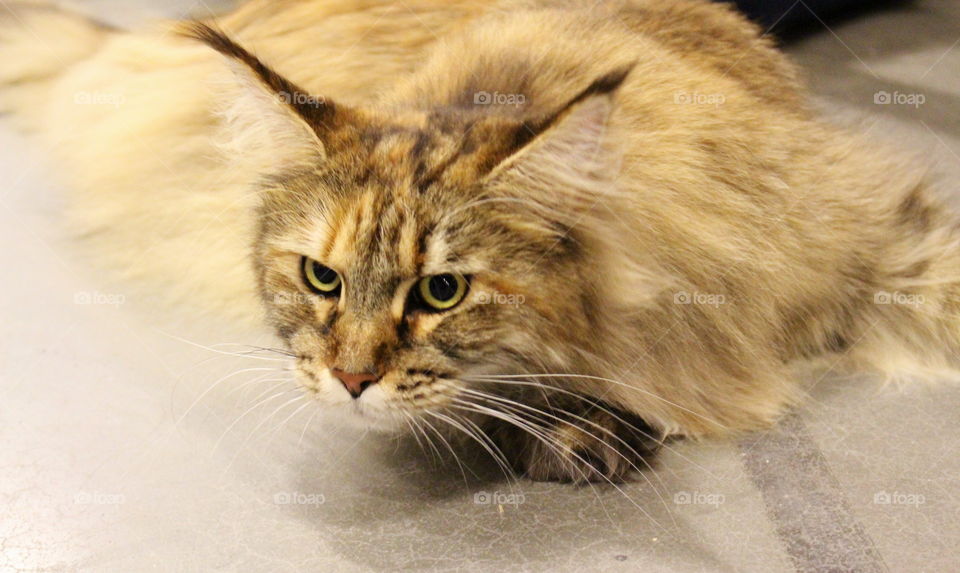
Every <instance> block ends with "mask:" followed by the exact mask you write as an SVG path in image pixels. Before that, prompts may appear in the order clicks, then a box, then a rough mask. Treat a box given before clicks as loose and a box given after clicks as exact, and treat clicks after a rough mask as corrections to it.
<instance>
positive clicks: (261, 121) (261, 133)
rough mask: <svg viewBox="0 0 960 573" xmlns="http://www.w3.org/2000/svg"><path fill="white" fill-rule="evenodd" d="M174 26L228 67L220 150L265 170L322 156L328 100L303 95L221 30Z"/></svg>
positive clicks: (330, 118)
mask: <svg viewBox="0 0 960 573" xmlns="http://www.w3.org/2000/svg"><path fill="white" fill-rule="evenodd" d="M177 31H178V32H179V33H180V34H181V35H182V36H185V37H188V38H191V39H195V40H199V41H201V42H203V43H204V44H206V45H207V46H209V47H210V48H213V49H214V50H215V51H217V52H219V53H220V54H222V55H224V56H225V57H226V58H227V60H228V63H229V64H230V68H231V69H232V70H233V72H234V81H233V82H231V83H232V85H233V86H234V87H235V88H236V90H235V93H229V94H222V95H223V96H225V97H221V98H220V99H221V100H222V101H224V102H225V105H223V108H222V110H221V111H222V114H223V116H224V117H225V118H226V120H227V121H226V125H227V127H228V128H229V133H228V134H227V137H226V139H227V142H226V143H224V144H222V147H223V148H225V151H227V152H228V153H229V154H231V155H239V156H242V157H243V160H244V161H248V162H250V161H257V162H258V163H259V161H262V162H263V165H262V166H261V168H263V169H266V170H270V169H277V168H287V167H293V166H298V167H310V166H315V165H316V164H317V163H318V162H319V161H320V160H322V159H323V157H324V156H325V152H326V149H325V139H327V136H328V135H329V132H330V131H331V130H333V129H334V127H335V125H336V123H337V121H336V120H337V113H338V109H337V107H336V106H335V105H334V104H333V102H330V101H328V100H326V99H325V98H321V97H317V96H312V95H309V94H308V93H307V92H306V91H305V90H303V89H301V88H300V87H299V86H297V85H296V84H295V83H293V82H292V81H290V80H288V79H287V78H285V77H283V76H281V75H280V74H278V73H277V72H275V71H274V70H273V69H272V68H270V67H269V66H268V65H266V64H265V63H263V62H262V61H261V60H260V59H259V58H257V57H256V56H255V55H253V54H252V53H251V52H249V51H248V50H247V49H245V48H244V47H243V46H241V45H239V44H237V43H236V42H234V41H233V40H232V39H231V38H230V37H229V36H228V35H227V34H226V33H224V32H223V31H221V30H217V29H215V28H213V27H211V26H209V25H207V24H204V23H200V22H190V23H186V24H183V25H181V26H179V29H178V30H177ZM258 160H259V161H258Z"/></svg>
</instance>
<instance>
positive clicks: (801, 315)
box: [0, 0, 960, 481]
mask: <svg viewBox="0 0 960 573" xmlns="http://www.w3.org/2000/svg"><path fill="white" fill-rule="evenodd" d="M3 18H4V19H3V23H2V30H0V83H2V86H3V87H2V89H0V105H2V106H3V109H5V110H6V111H10V112H13V113H14V115H15V117H16V119H17V120H18V121H19V122H20V123H21V124H22V125H24V126H25V127H27V128H30V129H32V130H34V131H36V132H39V134H40V136H41V137H42V138H43V139H44V140H45V141H46V142H47V143H48V144H49V145H50V146H51V147H52V148H54V149H55V150H56V152H57V154H58V155H57V157H58V165H59V166H60V167H61V168H62V172H63V173H62V175H63V176H64V177H65V179H66V181H67V182H68V183H69V184H70V186H71V187H72V189H73V190H74V194H73V196H72V197H71V204H72V209H71V215H72V220H73V222H74V223H75V224H76V225H77V226H78V228H79V230H80V232H81V233H82V234H83V235H85V236H86V238H87V239H88V240H89V241H90V242H91V243H92V244H93V246H94V247H95V250H96V251H97V252H99V253H100V254H101V255H102V256H103V258H104V259H105V261H106V262H107V264H109V265H110V266H111V267H113V268H114V269H117V270H119V271H121V272H122V273H123V274H125V275H126V276H128V277H130V278H131V279H140V280H143V281H145V282H149V283H150V284H152V285H154V286H157V285H160V286H161V287H162V289H160V290H162V291H163V292H165V293H166V294H169V295H170V296H171V297H173V298H176V299H179V300H182V301H183V302H184V304H192V305H194V306H195V307H205V308H211V309H221V310H224V311H226V312H230V313H233V314H235V315H240V316H246V317H252V318H254V319H260V317H265V319H266V320H267V321H269V323H270V324H271V325H273V326H274V327H275V329H276V332H277V334H278V335H279V337H280V338H281V339H282V340H283V342H284V344H285V345H286V346H287V347H288V348H289V351H290V353H291V356H293V357H294V358H293V359H294V360H295V371H296V376H297V378H298V380H299V381H300V382H301V383H302V385H303V387H304V388H305V389H306V391H308V392H311V393H313V394H314V395H315V396H316V399H317V401H318V402H320V403H322V404H325V405H327V406H328V407H331V408H335V409H339V410H343V411H345V412H349V413H351V414H353V415H355V416H357V417H359V418H361V419H362V420H363V421H364V423H366V424H369V425H370V426H376V427H385V428H393V427H405V426H404V424H405V421H406V420H408V419H409V417H425V418H427V419H429V420H435V421H439V422H442V423H443V425H445V426H447V427H448V429H450V431H456V432H460V433H463V434H468V435H470V436H472V437H473V438H475V439H478V440H480V441H482V442H484V444H485V447H487V448H488V449H489V450H490V451H491V452H493V453H494V454H496V455H498V456H503V457H504V460H503V461H505V462H508V463H510V464H512V465H513V466H514V467H516V468H518V469H520V470H521V471H523V472H525V473H526V474H527V475H529V476H531V477H533V478H536V479H561V480H574V481H582V480H589V481H595V480H602V479H610V480H617V479H623V478H624V477H626V476H627V475H628V474H629V472H630V471H631V470H632V469H634V468H636V467H637V466H638V464H639V463H640V462H641V461H642V457H643V456H645V455H647V454H649V453H651V452H652V451H653V450H655V448H656V446H657V444H658V443H660V441H661V440H663V439H664V438H665V437H667V436H691V437H706V436H718V435H727V434H731V433H735V432H741V431H745V430H751V429H755V428H761V427H764V426H766V425H768V424H770V423H771V422H772V421H774V420H775V419H776V418H777V416H778V415H779V414H780V413H781V412H783V411H784V409H785V408H786V407H788V406H789V405H790V404H791V403H793V402H794V401H796V400H797V399H798V398H799V397H800V395H801V394H802V389H801V382H800V379H799V378H798V377H797V376H795V375H794V374H793V368H792V366H793V365H794V364H795V363H797V362H798V361H802V360H809V359H817V358H823V357H826V358H827V359H828V360H829V361H830V364H831V365H833V366H842V367H844V368H858V369H869V370H873V371H877V372H880V373H883V374H887V375H892V374H895V373H897V372H904V371H906V372H909V373H927V374H938V373H940V372H949V371H950V370H951V369H952V368H953V367H954V366H955V362H956V358H955V355H954V353H953V351H954V350H955V349H956V348H957V347H958V343H960V322H958V320H957V312H958V299H957V295H958V293H960V286H958V285H960V283H958V278H960V277H958V270H960V264H958V253H957V251H956V249H955V248H954V247H955V245H956V243H957V240H958V233H957V231H956V222H955V219H954V218H952V217H951V216H950V215H948V214H947V212H946V211H945V210H944V209H943V208H942V207H940V206H938V204H937V202H936V201H935V200H934V198H933V196H932V193H931V191H930V189H929V188H930V185H931V184H930V183H929V182H928V181H927V179H926V178H925V177H926V175H925V170H924V169H923V168H918V167H916V166H915V165H913V164H911V163H910V162H909V161H907V160H903V159H902V158H901V156H900V155H898V154H893V153H891V152H888V151H885V150H882V149H879V148H878V147H877V146H876V145H875V144H874V143H873V142H871V141H866V140H864V139H862V138H859V137H857V136H856V135H853V134H850V133H847V132H845V131H842V130H840V129H837V128H834V127H831V126H828V125H825V124H824V123H822V122H820V121H818V120H817V119H816V118H815V117H814V116H813V115H812V113H811V112H810V110H809V109H808V107H807V104H806V96H805V94H804V92H803V91H802V89H801V87H800V86H799V84H798V81H797V79H796V72H795V71H794V69H793V68H792V67H791V65H790V64H789V63H788V62H787V61H786V60H785V59H784V57H783V56H782V55H781V54H780V53H778V52H777V51H776V50H775V49H774V48H773V47H772V45H771V43H770V42H769V41H767V40H766V39H764V38H763V37H761V36H760V35H759V34H758V31H757V29H755V27H754V26H753V25H751V24H749V23H748V22H747V21H745V20H744V19H743V18H741V17H740V16H738V15H737V14H736V13H734V12H733V11H732V10H731V9H730V8H728V7H727V6H725V5H721V4H712V3H709V2H706V1H699V0H671V1H663V0H622V1H616V0H615V1H604V2H593V1H592V0H584V1H575V0H569V1H560V0H535V1H519V0H517V1H513V0H501V1H497V2H493V1H491V2H480V1H476V0H408V1H405V2H403V3H397V4H394V3H391V2H389V1H376V0H302V1H297V2H295V1H292V0H286V1H267V0H254V1H252V2H249V3H247V4H245V5H243V6H241V7H240V8H238V9H237V10H236V11H235V12H233V13H231V14H229V15H226V16H224V17H223V18H220V19H218V20H216V21H208V22H203V23H201V22H187V23H171V24H170V25H166V26H162V27H160V28H159V29H157V30H153V31H141V32H124V31H119V30H115V29H112V28H110V27H107V26H102V25H98V24H96V23H94V22H91V21H89V20H86V19H84V18H81V17H78V16H75V15H71V14H68V13H65V12H62V11H59V10H56V9H53V8H50V7H47V6H45V5H37V4H21V3H14V12H12V14H10V15H7V16H4V17H3Z"/></svg>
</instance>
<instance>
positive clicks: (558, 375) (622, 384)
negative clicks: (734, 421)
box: [472, 373, 729, 430]
mask: <svg viewBox="0 0 960 573" xmlns="http://www.w3.org/2000/svg"><path fill="white" fill-rule="evenodd" d="M472 377H473V378H490V379H499V378H510V379H516V378H577V379H585V380H600V381H603V382H608V383H610V384H615V385H617V386H623V387H625V388H629V389H631V390H636V391H637V392H641V393H643V394H646V395H648V396H650V397H651V398H655V399H657V400H660V401H662V402H665V403H667V404H670V405H671V406H673V407H675V408H678V409H680V410H683V411H684V412H687V413H688V414H693V415H694V416H697V417H698V418H700V419H702V420H705V421H707V422H710V423H711V424H715V425H717V426H719V427H720V428H723V429H724V430H729V428H727V427H726V426H725V425H723V424H721V423H720V422H718V421H716V420H713V419H711V418H709V417H707V416H704V415H703V414H701V413H699V412H695V411H694V410H690V409H689V408H685V407H683V406H681V405H680V404H676V403H674V402H671V401H670V400H667V399H666V398H664V397H662V396H658V395H656V394H654V393H653V392H650V391H648V390H644V389H643V388H639V387H637V386H634V385H632V384H627V383H626V382H621V381H619V380H614V379H612V378H604V377H603V376H590V375H586V374H544V373H538V374H515V375H510V374H502V375H501V374H478V375H475V376H472Z"/></svg>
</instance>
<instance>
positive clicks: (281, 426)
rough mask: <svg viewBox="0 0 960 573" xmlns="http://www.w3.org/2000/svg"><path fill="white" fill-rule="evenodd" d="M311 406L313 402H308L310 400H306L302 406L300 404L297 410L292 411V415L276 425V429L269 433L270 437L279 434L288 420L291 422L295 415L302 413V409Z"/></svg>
mask: <svg viewBox="0 0 960 573" xmlns="http://www.w3.org/2000/svg"><path fill="white" fill-rule="evenodd" d="M311 404H313V402H312V401H310V400H307V401H306V402H304V403H303V404H301V405H300V407H299V408H297V409H296V410H294V411H293V413H292V414H290V415H289V416H287V417H286V418H284V419H283V421H281V422H280V424H278V425H277V427H276V428H274V429H273V431H272V432H271V434H270V435H271V436H275V435H277V434H279V433H280V432H281V431H282V430H283V428H284V427H285V426H286V425H287V422H289V421H290V420H292V419H293V417H294V416H296V415H297V414H299V413H300V412H302V411H303V409H304V408H306V407H308V406H310V405H311Z"/></svg>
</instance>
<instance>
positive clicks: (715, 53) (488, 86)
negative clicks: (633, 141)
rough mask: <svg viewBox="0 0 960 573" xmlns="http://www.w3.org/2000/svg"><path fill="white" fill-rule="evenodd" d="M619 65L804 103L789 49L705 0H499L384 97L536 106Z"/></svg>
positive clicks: (552, 103)
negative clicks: (781, 50) (778, 46)
mask: <svg viewBox="0 0 960 573" xmlns="http://www.w3.org/2000/svg"><path fill="white" fill-rule="evenodd" d="M622 67H634V68H635V73H633V74H632V76H633V83H637V82H639V83H642V84H644V85H646V86H648V87H652V88H654V89H656V87H657V84H660V85H661V86H662V85H663V84H666V83H670V84H671V89H673V90H674V91H680V92H682V91H683V90H684V89H685V88H687V87H693V88H696V86H699V85H706V84H710V83H713V84H715V85H716V86H717V89H726V90H728V91H729V92H734V91H743V92H745V93H747V94H749V95H750V96H751V97H753V98H756V99H757V100H759V101H760V102H762V103H763V104H769V105H776V106H782V107H784V108H785V109H792V110H798V109H801V108H803V96H802V90H801V89H800V87H799V84H798V82H797V79H796V73H795V70H794V68H793V67H792V65H791V64H790V63H789V62H788V61H787V60H786V58H785V57H784V56H783V55H782V54H780V53H779V52H778V51H777V50H776V49H775V47H774V46H773V44H772V43H771V42H770V41H769V40H768V39H766V38H764V37H763V36H762V35H761V34H760V33H759V30H758V29H757V28H756V27H755V26H754V25H753V24H751V23H749V22H748V21H747V20H746V19H745V18H743V17H742V16H740V15H738V14H736V13H735V12H734V11H733V10H732V9H730V8H729V7H727V6H726V5H722V4H715V3H712V2H708V1H706V0H703V1H701V0H669V1H663V2H654V1H649V0H620V1H612V2H600V3H595V2H585V1H581V0H541V1H537V2H514V1H506V2H501V3H499V4H498V6H497V9H496V10H491V11H489V12H486V13H484V14H481V15H476V17H475V18H473V19H472V20H471V21H470V22H469V24H467V25H465V26H463V27H462V28H460V29H459V30H457V33H456V34H449V35H446V36H443V37H441V38H440V41H439V42H437V43H436V45H435V46H434V47H433V48H432V50H431V51H430V57H429V59H428V60H427V62H426V64H424V65H423V66H422V67H420V68H419V69H418V70H417V71H416V72H415V73H414V74H412V75H411V76H410V77H409V78H407V79H406V80H405V81H401V82H400V83H399V85H398V86H397V87H396V88H395V89H394V90H392V91H390V92H389V93H387V94H386V95H385V97H384V102H385V103H389V104H413V105H419V106H432V105H440V106H447V105H451V106H458V107H466V106H472V105H477V104H480V105H484V104H487V103H489V104H492V105H499V104H505V107H504V106H500V107H501V109H502V111H503V112H505V113H510V112H511V111H515V112H517V113H537V112H539V111H548V110H550V109H553V108H555V107H556V106H558V105H560V104H562V103H563V102H565V101H567V100H568V99H569V97H570V95H571V92H573V93H575V92H576V91H578V90H579V89H582V88H583V87H585V86H586V85H588V84H589V83H590V82H591V81H593V80H595V79H596V78H597V77H600V76H602V75H603V74H604V73H607V72H609V71H611V70H614V69H617V68H622ZM517 104H520V105H517ZM511 105H512V106H514V110H511V109H510V106H511Z"/></svg>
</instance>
